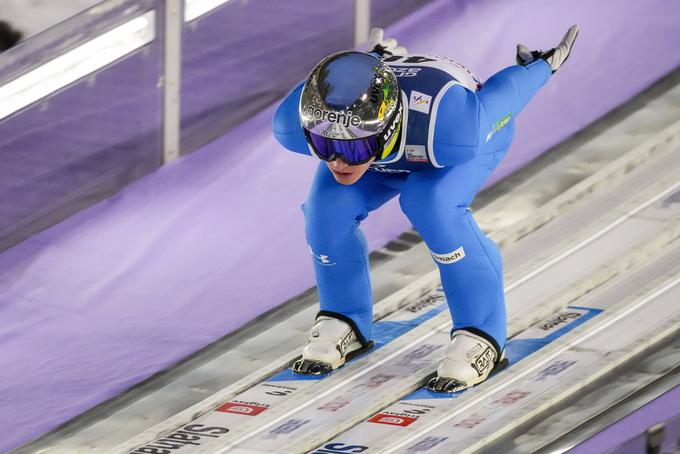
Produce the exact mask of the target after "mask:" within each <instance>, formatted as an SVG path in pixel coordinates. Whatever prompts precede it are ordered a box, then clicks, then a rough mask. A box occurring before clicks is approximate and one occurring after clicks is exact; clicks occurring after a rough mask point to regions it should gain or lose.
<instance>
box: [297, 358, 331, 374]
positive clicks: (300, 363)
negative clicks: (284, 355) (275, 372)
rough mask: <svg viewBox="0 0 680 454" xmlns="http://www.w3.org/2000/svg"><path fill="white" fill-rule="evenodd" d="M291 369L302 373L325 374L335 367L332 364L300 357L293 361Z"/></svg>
mask: <svg viewBox="0 0 680 454" xmlns="http://www.w3.org/2000/svg"><path fill="white" fill-rule="evenodd" d="M291 370H292V371H293V372H295V373H296V374H301V375H325V374H328V373H330V372H332V371H333V367H332V366H331V365H330V364H326V363H322V362H319V361H311V360H308V359H302V358H300V359H298V360H297V361H295V362H293V365H292V366H291Z"/></svg>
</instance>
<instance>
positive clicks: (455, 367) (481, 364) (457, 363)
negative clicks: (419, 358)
mask: <svg viewBox="0 0 680 454" xmlns="http://www.w3.org/2000/svg"><path fill="white" fill-rule="evenodd" d="M495 344H496V343H495V342H493V343H492V342H490V341H489V339H487V338H486V336H484V337H482V336H480V335H478V334H475V333H473V332H471V331H469V330H466V329H459V330H456V331H454V332H453V334H452V335H451V343H450V344H449V347H448V349H447V351H446V356H445V357H444V359H443V360H442V362H441V364H440V365H439V367H438V368H437V375H436V376H435V377H433V378H432V379H431V380H430V381H429V383H428V385H427V387H428V389H429V390H430V391H435V392H440V393H455V392H458V391H462V390H464V389H467V388H469V387H471V386H474V385H477V384H479V383H481V382H483V381H484V380H486V379H487V378H488V377H489V374H490V373H491V371H493V370H494V369H499V368H503V367H505V366H507V364H508V362H507V360H506V359H505V354H504V351H503V352H500V354H499V353H498V350H497V347H496V346H495Z"/></svg>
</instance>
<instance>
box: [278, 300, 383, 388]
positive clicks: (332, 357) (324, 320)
mask: <svg viewBox="0 0 680 454" xmlns="http://www.w3.org/2000/svg"><path fill="white" fill-rule="evenodd" d="M336 317H340V316H339V315H336V314H332V315H330V314H328V313H326V312H320V313H319V315H317V318H316V322H315V323H314V327H313V328H312V332H311V335H310V337H309V340H308V341H307V343H306V344H305V346H304V348H303V349H302V357H300V358H299V359H297V360H296V361H294V362H293V364H292V366H291V369H292V370H293V372H297V373H299V374H304V375H323V374H327V373H329V372H331V371H333V370H335V369H337V368H339V367H342V366H343V365H344V364H345V362H347V361H349V360H350V359H352V358H354V357H356V356H358V355H360V354H361V353H363V352H365V351H367V350H369V349H370V348H371V347H373V341H368V342H367V341H366V340H365V339H364V338H363V336H362V335H361V334H360V333H359V330H358V329H357V327H356V325H355V324H354V322H353V321H352V320H351V319H349V318H346V317H342V320H341V319H340V318H336Z"/></svg>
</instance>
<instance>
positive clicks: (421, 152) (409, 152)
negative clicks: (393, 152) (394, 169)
mask: <svg viewBox="0 0 680 454" xmlns="http://www.w3.org/2000/svg"><path fill="white" fill-rule="evenodd" d="M405 150H406V160H407V161H410V162H428V161H427V151H426V150H425V146H424V145H406V147H405Z"/></svg>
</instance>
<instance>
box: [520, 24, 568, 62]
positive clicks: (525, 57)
mask: <svg viewBox="0 0 680 454" xmlns="http://www.w3.org/2000/svg"><path fill="white" fill-rule="evenodd" d="M577 36H578V25H572V26H571V27H569V30H567V33H566V34H565V35H564V38H562V41H560V43H559V44H558V45H557V47H553V48H552V49H550V50H548V51H545V52H544V51H541V50H529V48H528V47H527V46H525V45H524V44H518V45H517V64H520V65H523V66H526V65H528V64H529V63H531V62H532V61H535V60H536V59H539V58H540V59H542V60H545V61H546V62H548V64H549V65H550V67H551V68H552V72H553V74H555V71H557V70H558V69H559V68H560V66H562V64H564V62H565V61H567V58H568V57H569V54H570V53H571V47H572V46H573V45H574V41H576V37H577Z"/></svg>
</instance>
